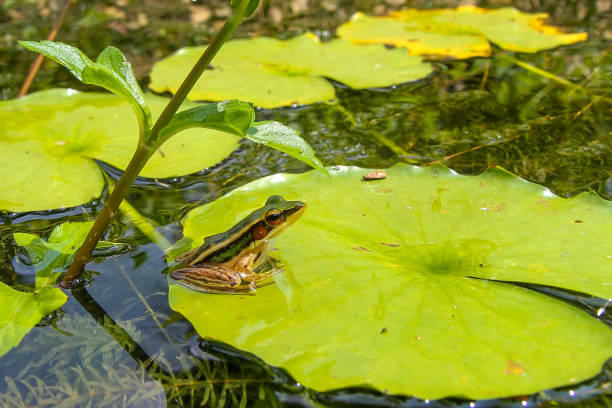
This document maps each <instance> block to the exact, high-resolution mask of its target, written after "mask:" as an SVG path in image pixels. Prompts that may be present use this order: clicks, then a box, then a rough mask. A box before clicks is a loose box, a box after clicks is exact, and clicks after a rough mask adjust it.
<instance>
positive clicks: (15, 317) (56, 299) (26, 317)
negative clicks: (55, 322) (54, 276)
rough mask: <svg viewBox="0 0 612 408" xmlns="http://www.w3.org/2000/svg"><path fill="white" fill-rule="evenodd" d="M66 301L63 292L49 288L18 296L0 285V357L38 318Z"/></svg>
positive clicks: (15, 291)
mask: <svg viewBox="0 0 612 408" xmlns="http://www.w3.org/2000/svg"><path fill="white" fill-rule="evenodd" d="M66 300H68V297H67V296H66V295H65V294H64V292H62V291H61V290H60V289H57V288H54V287H52V286H49V287H46V288H43V289H42V290H41V291H40V293H38V294H36V293H27V292H19V291H17V290H15V289H12V288H11V287H10V286H7V285H5V284H4V283H2V282H0V356H2V355H4V354H5V353H6V352H7V351H9V350H10V349H11V348H13V347H15V346H17V345H18V344H19V342H21V339H22V338H23V337H24V336H25V335H26V334H27V333H28V332H29V331H30V330H31V329H32V327H34V326H35V325H36V324H37V323H38V322H39V321H40V319H41V318H42V317H44V316H45V315H47V314H49V313H51V312H53V311H54V310H55V309H57V308H59V307H61V306H62V305H63V304H64V303H66Z"/></svg>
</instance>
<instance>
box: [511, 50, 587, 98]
mask: <svg viewBox="0 0 612 408" xmlns="http://www.w3.org/2000/svg"><path fill="white" fill-rule="evenodd" d="M500 57H501V58H503V59H505V60H506V61H510V62H512V63H513V64H516V65H518V66H519V67H521V68H524V69H526V70H527V71H531V72H533V73H534V74H536V75H540V76H541V77H544V78H548V79H550V80H553V81H555V82H557V83H559V84H561V85H565V86H569V87H570V88H574V89H578V90H580V91H583V92H584V91H586V90H585V89H584V88H583V87H582V86H580V85H578V84H575V83H573V82H571V81H568V80H567V79H565V78H561V77H560V76H557V75H555V74H551V73H550V72H548V71H544V70H543V69H541V68H538V67H536V66H533V65H531V64H528V63H526V62H524V61H521V60H518V59H516V58H514V57H511V56H510V55H507V54H500Z"/></svg>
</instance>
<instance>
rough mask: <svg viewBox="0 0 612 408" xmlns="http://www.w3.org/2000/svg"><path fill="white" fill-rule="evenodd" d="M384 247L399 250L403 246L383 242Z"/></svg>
mask: <svg viewBox="0 0 612 408" xmlns="http://www.w3.org/2000/svg"><path fill="white" fill-rule="evenodd" d="M381 244H382V245H384V246H388V247H390V248H397V247H401V246H402V244H392V243H390V242H381Z"/></svg>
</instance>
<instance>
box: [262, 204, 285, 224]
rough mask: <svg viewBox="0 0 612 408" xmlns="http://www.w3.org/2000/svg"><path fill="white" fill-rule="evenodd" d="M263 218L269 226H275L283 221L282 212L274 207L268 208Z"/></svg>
mask: <svg viewBox="0 0 612 408" xmlns="http://www.w3.org/2000/svg"><path fill="white" fill-rule="evenodd" d="M265 220H266V224H268V225H269V226H270V227H276V226H277V225H280V224H281V223H282V222H283V212H282V211H281V210H277V209H276V208H273V209H271V210H268V212H267V213H266V216H265Z"/></svg>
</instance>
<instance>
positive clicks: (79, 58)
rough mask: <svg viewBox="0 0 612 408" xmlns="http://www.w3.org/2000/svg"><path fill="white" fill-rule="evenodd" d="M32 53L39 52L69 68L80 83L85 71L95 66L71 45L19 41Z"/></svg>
mask: <svg viewBox="0 0 612 408" xmlns="http://www.w3.org/2000/svg"><path fill="white" fill-rule="evenodd" d="M19 44H21V45H23V46H24V47H25V48H27V49H28V50H30V51H34V52H38V53H40V54H42V55H44V56H45V57H47V58H50V59H52V60H53V61H55V62H57V63H58V64H61V65H63V66H65V67H66V68H68V71H70V73H71V74H72V75H74V76H75V77H76V78H77V79H78V80H79V81H82V80H83V77H82V74H83V69H84V68H85V67H86V66H88V65H91V64H93V62H91V60H90V59H89V58H87V56H86V55H85V54H83V52H82V51H81V50H79V49H78V48H75V47H73V46H71V45H68V44H64V43H61V42H55V41H49V40H44V41H19Z"/></svg>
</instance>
